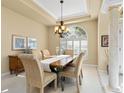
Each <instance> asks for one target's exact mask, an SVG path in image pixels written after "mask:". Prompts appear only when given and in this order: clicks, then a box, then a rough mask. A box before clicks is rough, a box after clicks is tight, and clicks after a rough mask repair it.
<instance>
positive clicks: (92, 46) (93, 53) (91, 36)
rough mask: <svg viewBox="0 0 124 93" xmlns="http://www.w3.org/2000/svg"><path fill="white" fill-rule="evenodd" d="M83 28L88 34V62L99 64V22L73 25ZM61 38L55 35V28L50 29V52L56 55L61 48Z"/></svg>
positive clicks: (93, 21)
mask: <svg viewBox="0 0 124 93" xmlns="http://www.w3.org/2000/svg"><path fill="white" fill-rule="evenodd" d="M73 25H77V26H80V27H82V28H83V29H84V30H85V31H86V32H87V34H88V62H86V63H89V64H95V65H96V64H97V20H92V21H87V22H83V23H78V24H73ZM59 41H60V40H59V38H58V37H57V36H55V34H54V27H49V50H50V52H51V53H52V54H54V53H55V48H56V47H57V46H59Z"/></svg>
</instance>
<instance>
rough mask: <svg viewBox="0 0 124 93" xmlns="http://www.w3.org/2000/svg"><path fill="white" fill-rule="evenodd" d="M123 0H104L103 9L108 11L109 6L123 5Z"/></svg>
mask: <svg viewBox="0 0 124 93" xmlns="http://www.w3.org/2000/svg"><path fill="white" fill-rule="evenodd" d="M122 2H123V0H104V2H103V5H102V8H101V11H102V12H107V11H108V9H109V7H111V6H114V5H121V4H122Z"/></svg>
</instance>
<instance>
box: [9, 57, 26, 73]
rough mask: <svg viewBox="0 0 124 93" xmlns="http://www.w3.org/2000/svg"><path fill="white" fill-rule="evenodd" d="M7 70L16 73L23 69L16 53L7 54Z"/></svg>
mask: <svg viewBox="0 0 124 93" xmlns="http://www.w3.org/2000/svg"><path fill="white" fill-rule="evenodd" d="M9 70H10V74H13V73H14V74H16V75H18V74H19V72H22V71H24V67H23V64H22V62H21V60H20V59H19V58H18V56H16V55H9Z"/></svg>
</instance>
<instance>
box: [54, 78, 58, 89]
mask: <svg viewBox="0 0 124 93" xmlns="http://www.w3.org/2000/svg"><path fill="white" fill-rule="evenodd" d="M54 88H55V90H56V89H57V79H55V80H54Z"/></svg>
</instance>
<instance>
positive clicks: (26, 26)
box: [1, 7, 48, 73]
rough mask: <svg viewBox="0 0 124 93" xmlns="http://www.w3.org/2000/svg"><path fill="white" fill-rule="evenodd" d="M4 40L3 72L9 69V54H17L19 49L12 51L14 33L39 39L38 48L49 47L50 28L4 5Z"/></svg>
mask: <svg viewBox="0 0 124 93" xmlns="http://www.w3.org/2000/svg"><path fill="white" fill-rule="evenodd" d="M1 19H2V32H1V33H2V35H1V36H2V41H1V45H2V46H1V47H2V49H1V50H2V51H1V69H2V73H5V72H8V71H9V65H8V55H12V54H17V53H19V52H18V51H12V49H11V46H12V44H11V43H12V42H11V40H12V34H16V35H20V36H28V37H33V38H36V39H37V45H38V46H37V49H36V50H35V51H34V52H35V53H39V52H40V50H41V49H44V48H48V42H47V41H48V31H47V30H48V29H47V27H46V26H44V25H42V24H39V23H37V22H35V21H32V20H31V19H29V18H27V17H24V16H22V15H20V14H18V13H16V12H14V11H11V10H9V9H7V8H5V7H2V18H1Z"/></svg>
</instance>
